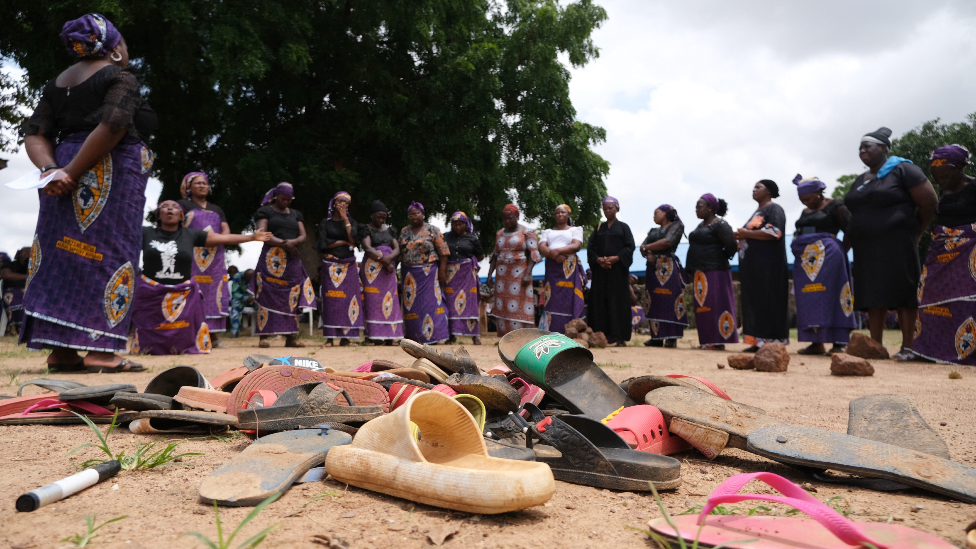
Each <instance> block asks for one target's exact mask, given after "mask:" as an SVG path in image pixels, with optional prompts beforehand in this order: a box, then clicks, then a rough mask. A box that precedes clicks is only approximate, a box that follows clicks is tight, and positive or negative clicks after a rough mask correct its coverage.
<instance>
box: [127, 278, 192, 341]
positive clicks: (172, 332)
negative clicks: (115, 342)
mask: <svg viewBox="0 0 976 549" xmlns="http://www.w3.org/2000/svg"><path fill="white" fill-rule="evenodd" d="M203 309H204V307H203V294H202V292H201V291H200V286H199V285H198V284H197V282H196V280H193V279H192V278H191V279H190V280H188V281H186V282H183V283H180V284H173V285H169V284H160V283H159V282H156V281H155V280H152V279H150V278H147V277H146V276H145V275H140V276H139V278H137V279H136V294H135V299H134V300H133V303H132V323H133V324H134V325H135V327H136V334H135V337H134V338H133V340H132V350H131V351H130V352H131V353H132V354H143V355H183V354H188V355H197V354H201V353H209V352H210V348H211V341H210V329H209V327H208V326H207V322H206V319H205V318H204V314H203Z"/></svg>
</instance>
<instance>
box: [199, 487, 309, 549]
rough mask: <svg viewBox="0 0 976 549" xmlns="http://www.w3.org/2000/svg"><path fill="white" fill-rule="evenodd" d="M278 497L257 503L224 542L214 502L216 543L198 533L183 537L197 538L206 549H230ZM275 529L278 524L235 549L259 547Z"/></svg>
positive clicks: (276, 495) (221, 526)
mask: <svg viewBox="0 0 976 549" xmlns="http://www.w3.org/2000/svg"><path fill="white" fill-rule="evenodd" d="M279 496H281V494H280V493H279V494H275V495H273V496H271V497H269V498H268V499H266V500H264V501H262V502H261V503H259V504H258V505H257V507H255V508H254V510H253V511H251V513H250V514H248V515H247V516H246V517H244V520H242V521H241V523H240V524H238V525H237V528H234V531H233V532H231V533H230V537H228V538H227V539H226V540H224V529H223V525H222V524H221V522H220V509H218V508H217V502H216V501H215V502H214V504H213V506H214V522H216V523H217V541H213V540H211V539H210V538H208V537H207V536H204V535H203V534H201V533H199V532H184V533H183V535H184V536H193V537H195V538H197V540H199V541H200V543H202V544H203V545H205V546H206V547H207V549H231V543H232V542H233V541H234V538H235V537H236V536H237V534H238V533H240V531H241V528H244V526H245V525H247V523H249V522H251V521H252V520H253V519H254V517H256V516H258V515H259V514H260V513H261V511H264V508H265V507H267V506H268V505H271V503H273V502H274V501H275V500H276V499H278V497H279ZM310 503H311V502H310ZM277 527H278V524H272V525H271V526H269V527H267V528H265V529H264V530H261V531H260V532H258V533H257V534H254V535H253V536H251V537H250V538H248V539H247V540H246V541H244V542H243V543H241V544H240V545H238V546H237V547H236V548H235V549H254V548H255V547H257V546H258V545H261V544H262V543H263V542H264V540H265V538H267V537H268V534H270V533H271V532H272V531H273V530H274V529H275V528H277Z"/></svg>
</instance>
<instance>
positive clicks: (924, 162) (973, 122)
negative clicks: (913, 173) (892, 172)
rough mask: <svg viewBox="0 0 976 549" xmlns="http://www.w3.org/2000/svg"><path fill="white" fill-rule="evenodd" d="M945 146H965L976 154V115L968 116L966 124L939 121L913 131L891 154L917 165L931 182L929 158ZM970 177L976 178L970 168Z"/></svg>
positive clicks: (894, 143) (902, 139)
mask: <svg viewBox="0 0 976 549" xmlns="http://www.w3.org/2000/svg"><path fill="white" fill-rule="evenodd" d="M943 145H962V146H963V147H966V148H967V149H969V150H970V151H976V113H973V114H970V115H968V116H967V117H966V121H965V122H956V123H952V124H943V123H942V122H941V120H940V119H938V118H936V119H935V120H929V121H928V122H925V123H924V124H922V125H921V126H918V127H916V128H912V129H911V130H909V131H907V132H905V134H904V135H902V136H901V137H899V138H898V139H895V140H892V142H891V154H892V155H894V156H901V157H903V158H907V159H909V160H911V161H912V162H914V163H915V165H916V166H918V167H919V168H922V171H923V172H925V176H926V177H928V178H929V180H930V181H931V180H932V172H930V171H929V156H930V155H931V154H932V151H934V150H935V149H937V148H939V147H941V146H943ZM966 173H967V174H969V175H976V170H974V169H973V166H971V165H970V166H969V167H967V168H966ZM936 188H937V189H938V187H936Z"/></svg>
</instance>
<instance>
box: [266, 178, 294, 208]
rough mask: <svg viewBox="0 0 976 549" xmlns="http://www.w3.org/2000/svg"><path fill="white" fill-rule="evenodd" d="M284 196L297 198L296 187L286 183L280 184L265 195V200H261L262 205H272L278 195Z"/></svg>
mask: <svg viewBox="0 0 976 549" xmlns="http://www.w3.org/2000/svg"><path fill="white" fill-rule="evenodd" d="M279 194H284V195H288V196H292V197H293V196H295V187H292V186H291V183H285V182H284V181H282V182H281V183H278V185H277V186H276V187H273V188H272V189H271V190H269V191H268V192H266V193H264V198H263V199H261V205H262V206H266V205H268V204H270V203H271V201H272V200H273V199H274V197H275V196H276V195H279Z"/></svg>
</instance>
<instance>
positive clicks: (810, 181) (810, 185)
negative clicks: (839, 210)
mask: <svg viewBox="0 0 976 549" xmlns="http://www.w3.org/2000/svg"><path fill="white" fill-rule="evenodd" d="M793 184H794V185H796V192H797V194H800V195H804V194H813V193H816V192H820V191H822V190H824V189H826V188H827V184H826V183H824V182H823V181H821V180H820V179H818V178H816V177H809V178H807V179H803V176H802V175H800V174H796V177H794V178H793Z"/></svg>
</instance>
